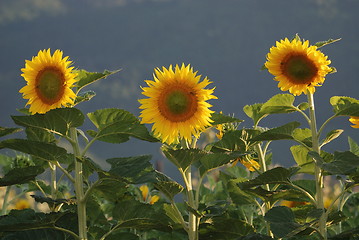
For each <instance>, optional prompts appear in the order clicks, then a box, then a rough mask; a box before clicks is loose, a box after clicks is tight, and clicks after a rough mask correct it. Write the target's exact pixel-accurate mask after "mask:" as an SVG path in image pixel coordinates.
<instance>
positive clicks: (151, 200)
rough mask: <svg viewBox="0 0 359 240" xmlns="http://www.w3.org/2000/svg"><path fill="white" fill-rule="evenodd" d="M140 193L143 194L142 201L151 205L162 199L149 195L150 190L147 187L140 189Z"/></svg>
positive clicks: (143, 186)
mask: <svg viewBox="0 0 359 240" xmlns="http://www.w3.org/2000/svg"><path fill="white" fill-rule="evenodd" d="M140 191H141V194H142V200H143V201H144V202H148V203H149V204H151V205H152V204H154V203H155V202H157V201H158V200H159V199H160V197H159V196H158V195H153V196H151V195H150V194H149V189H148V187H147V185H142V186H141V187H140Z"/></svg>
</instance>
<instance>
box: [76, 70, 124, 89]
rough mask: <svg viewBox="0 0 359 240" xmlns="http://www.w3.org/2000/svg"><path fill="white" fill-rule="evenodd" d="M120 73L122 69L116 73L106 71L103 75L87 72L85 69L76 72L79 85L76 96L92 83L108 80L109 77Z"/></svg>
mask: <svg viewBox="0 0 359 240" xmlns="http://www.w3.org/2000/svg"><path fill="white" fill-rule="evenodd" d="M119 71H121V69H119V70H115V71H108V70H105V71H104V72H103V73H100V72H87V71H86V70H84V69H81V70H78V71H76V73H77V77H76V78H77V79H78V81H77V85H76V87H77V89H76V95H77V94H78V93H79V92H80V90H81V89H82V88H84V87H85V86H87V85H89V84H91V83H94V82H96V81H98V80H100V79H103V78H107V77H108V76H110V75H112V74H115V73H118V72H119Z"/></svg>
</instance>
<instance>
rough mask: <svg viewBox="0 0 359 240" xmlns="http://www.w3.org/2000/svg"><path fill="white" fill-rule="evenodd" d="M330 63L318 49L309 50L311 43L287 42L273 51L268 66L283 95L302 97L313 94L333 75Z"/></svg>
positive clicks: (282, 41)
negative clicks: (285, 93) (327, 76)
mask: <svg viewBox="0 0 359 240" xmlns="http://www.w3.org/2000/svg"><path fill="white" fill-rule="evenodd" d="M330 63H331V62H330V60H327V56H325V55H324V54H323V53H322V52H320V51H319V50H317V47H316V46H309V41H305V42H302V41H301V40H298V39H293V40H292V41H289V40H288V39H287V38H286V39H284V40H281V41H280V42H276V46H275V47H271V48H270V52H269V53H268V55H267V62H266V63H265V66H266V68H267V69H268V71H269V72H270V73H271V74H273V75H274V76H275V77H274V80H276V81H278V82H279V83H278V87H279V88H280V89H281V90H282V91H287V90H289V92H290V93H292V94H293V95H301V94H302V93H303V92H304V93H307V91H309V92H310V93H314V92H315V87H317V86H321V85H322V84H323V83H324V80H325V76H326V75H327V74H328V73H329V72H330V71H331V68H330V67H328V65H329V64H330Z"/></svg>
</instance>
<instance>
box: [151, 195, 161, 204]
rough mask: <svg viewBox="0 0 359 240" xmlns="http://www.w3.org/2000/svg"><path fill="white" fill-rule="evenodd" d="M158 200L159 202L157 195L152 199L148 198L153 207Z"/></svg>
mask: <svg viewBox="0 0 359 240" xmlns="http://www.w3.org/2000/svg"><path fill="white" fill-rule="evenodd" d="M158 200H160V196H158V195H153V196H152V197H150V199H149V202H150V204H151V205H153V204H154V203H155V202H157V201H158Z"/></svg>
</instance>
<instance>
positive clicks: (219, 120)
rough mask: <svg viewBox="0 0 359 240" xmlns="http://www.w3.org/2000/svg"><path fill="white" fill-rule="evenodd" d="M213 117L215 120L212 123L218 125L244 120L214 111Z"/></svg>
mask: <svg viewBox="0 0 359 240" xmlns="http://www.w3.org/2000/svg"><path fill="white" fill-rule="evenodd" d="M211 119H212V120H213V122H212V123H211V125H213V126H214V125H218V124H223V123H240V122H243V120H240V119H238V118H235V117H231V116H228V115H224V114H221V113H212V115H211Z"/></svg>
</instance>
